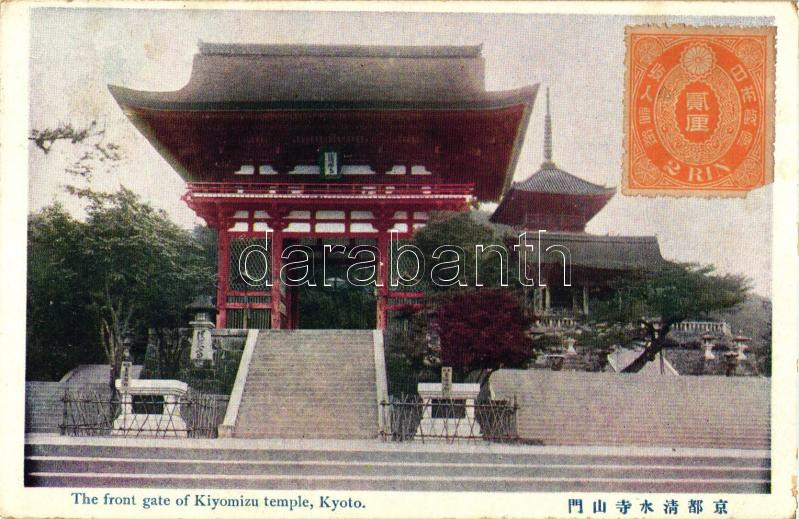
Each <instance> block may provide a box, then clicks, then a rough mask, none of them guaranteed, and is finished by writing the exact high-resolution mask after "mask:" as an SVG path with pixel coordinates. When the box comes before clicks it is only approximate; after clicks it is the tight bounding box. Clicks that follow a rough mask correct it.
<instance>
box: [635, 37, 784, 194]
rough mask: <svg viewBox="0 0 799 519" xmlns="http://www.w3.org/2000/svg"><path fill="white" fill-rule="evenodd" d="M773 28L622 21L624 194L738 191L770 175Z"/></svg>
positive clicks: (763, 181)
mask: <svg viewBox="0 0 799 519" xmlns="http://www.w3.org/2000/svg"><path fill="white" fill-rule="evenodd" d="M774 35H775V31H774V28H773V27H754V28H741V27H723V28H722V27H685V26H672V27H667V28H666V27H653V26H632V27H627V29H626V40H627V42H626V43H627V59H626V68H625V71H626V80H625V89H626V90H625V122H624V124H625V132H624V136H625V155H624V166H623V174H622V192H623V193H624V194H628V195H629V194H633V195H671V196H744V195H745V194H746V193H747V192H748V191H750V190H752V189H755V188H757V187H760V186H763V185H766V184H768V183H770V182H771V181H772V178H773V169H774V167H773V166H774V164H773V145H774Z"/></svg>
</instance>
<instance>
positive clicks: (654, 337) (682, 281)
mask: <svg viewBox="0 0 799 519" xmlns="http://www.w3.org/2000/svg"><path fill="white" fill-rule="evenodd" d="M714 272H715V267H713V266H712V265H707V266H699V265H695V264H689V263H667V264H666V265H664V266H663V267H661V268H658V269H654V270H651V271H644V272H638V273H633V274H627V275H626V276H625V277H623V278H618V279H616V280H615V282H614V283H613V284H612V286H613V289H614V291H615V292H614V295H613V297H611V298H608V299H607V300H605V301H602V302H598V303H597V304H596V305H594V309H593V317H594V319H596V320H598V321H600V322H602V321H605V322H608V323H611V324H615V325H617V326H618V325H622V326H623V325H628V324H630V323H632V324H635V325H637V326H639V327H640V335H641V336H642V337H641V338H643V339H644V340H645V342H646V344H647V346H646V348H645V349H644V351H643V352H642V353H641V355H640V356H639V357H638V358H636V359H635V360H634V361H633V362H632V363H631V364H630V365H629V366H627V367H626V368H624V370H623V372H625V373H636V372H638V371H640V370H641V368H643V367H644V366H645V365H646V364H647V362H650V361H652V360H654V359H655V356H656V355H657V354H658V353H659V352H660V351H661V350H662V349H663V347H664V346H665V345H666V336H667V335H668V333H669V330H671V328H672V326H674V325H675V324H677V323H679V322H680V321H683V320H685V319H692V318H693V319H700V318H707V317H708V314H710V313H712V312H714V311H717V310H722V309H726V308H732V307H734V306H735V305H737V304H739V303H741V302H742V301H743V300H744V299H745V298H746V294H747V292H748V290H749V286H748V283H747V280H746V279H745V278H744V277H742V276H737V275H730V274H727V275H717V274H714Z"/></svg>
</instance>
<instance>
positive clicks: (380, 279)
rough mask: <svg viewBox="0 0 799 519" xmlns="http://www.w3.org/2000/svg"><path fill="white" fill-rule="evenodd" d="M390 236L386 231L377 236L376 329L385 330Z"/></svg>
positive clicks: (386, 322)
mask: <svg viewBox="0 0 799 519" xmlns="http://www.w3.org/2000/svg"><path fill="white" fill-rule="evenodd" d="M389 246H390V242H389V235H388V233H387V232H386V231H385V230H380V232H379V234H378V236H377V249H378V251H379V254H380V256H379V260H378V265H377V319H376V325H375V327H376V328H377V329H378V330H385V329H386V325H387V324H388V310H387V309H386V308H387V306H388V292H389V290H388V284H389V275H388V268H389V265H390V259H391V257H390V251H389Z"/></svg>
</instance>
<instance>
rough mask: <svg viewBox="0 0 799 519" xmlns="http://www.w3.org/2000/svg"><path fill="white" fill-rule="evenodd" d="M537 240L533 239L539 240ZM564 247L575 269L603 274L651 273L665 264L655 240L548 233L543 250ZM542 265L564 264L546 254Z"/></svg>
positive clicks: (648, 237) (557, 256) (544, 239)
mask: <svg viewBox="0 0 799 519" xmlns="http://www.w3.org/2000/svg"><path fill="white" fill-rule="evenodd" d="M535 239H537V238H530V240H535ZM551 245H563V246H565V247H566V248H567V249H569V252H570V253H571V264H572V266H575V267H583V268H594V269H601V270H637V269H648V268H653V267H657V266H661V265H664V264H665V261H666V260H664V259H663V256H662V255H661V254H660V246H659V245H658V241H657V237H655V236H599V235H593V234H584V233H559V232H546V233H543V234H542V236H541V248H542V250H546V249H547V247H549V246H551ZM541 261H542V263H554V262H558V261H560V254H543V255H542V257H541Z"/></svg>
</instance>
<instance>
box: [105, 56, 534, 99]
mask: <svg viewBox="0 0 799 519" xmlns="http://www.w3.org/2000/svg"><path fill="white" fill-rule="evenodd" d="M481 48H482V47H481V46H480V45H474V46H424V47H423V46H343V45H332V46H327V45H324V46H321V45H311V46H305V45H260V44H221V43H206V42H200V46H199V53H198V54H196V55H195V56H194V62H193V65H192V73H191V77H190V78H189V81H188V83H187V84H186V85H185V86H184V87H183V88H181V89H180V90H176V91H172V92H148V91H138V90H131V89H128V88H124V87H120V86H116V85H109V89H110V90H111V93H112V95H113V96H114V98H115V99H116V100H117V102H119V104H120V105H122V107H123V108H125V107H139V108H151V109H159V110H170V109H172V110H185V109H189V110H204V109H208V110H213V109H357V108H363V109H371V108H376V109H380V108H384V109H392V108H395V109H403V108H430V109H451V108H452V109H457V108H473V109H474V108H491V107H501V106H507V105H510V104H518V103H519V102H527V103H529V104H531V105H532V102H533V100H534V98H535V87H533V86H528V87H525V88H521V89H516V90H510V91H502V92H486V90H485V79H484V76H485V61H484V58H483V56H482V55H481Z"/></svg>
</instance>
